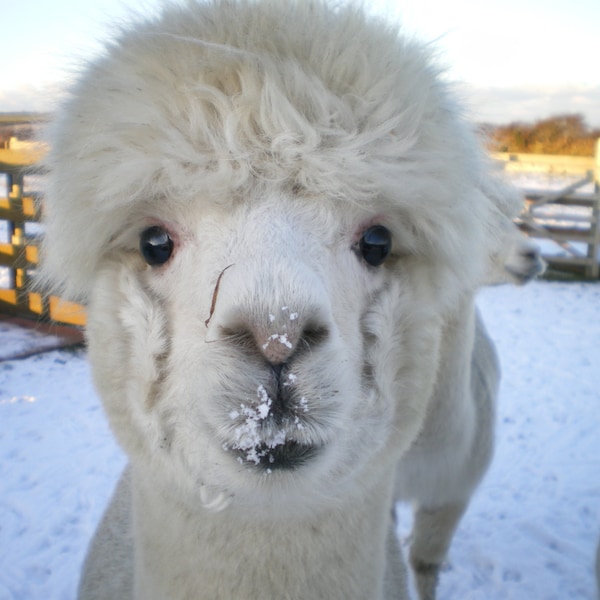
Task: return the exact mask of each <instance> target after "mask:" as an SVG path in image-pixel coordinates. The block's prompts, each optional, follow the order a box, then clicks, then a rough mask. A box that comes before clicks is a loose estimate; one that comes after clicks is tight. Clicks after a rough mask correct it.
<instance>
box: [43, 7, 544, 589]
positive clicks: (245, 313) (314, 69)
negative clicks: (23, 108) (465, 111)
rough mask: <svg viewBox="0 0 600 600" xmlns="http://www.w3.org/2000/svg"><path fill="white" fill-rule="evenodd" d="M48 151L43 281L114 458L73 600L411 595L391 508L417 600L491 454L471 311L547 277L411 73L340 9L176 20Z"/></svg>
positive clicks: (127, 38)
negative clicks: (85, 362) (412, 511)
mask: <svg viewBox="0 0 600 600" xmlns="http://www.w3.org/2000/svg"><path fill="white" fill-rule="evenodd" d="M51 145H52V149H51V152H50V153H49V156H48V160H47V167H48V169H49V171H50V177H49V181H50V183H49V188H48V194H47V198H46V204H45V224H46V235H45V240H44V245H43V257H42V258H43V272H42V277H43V278H44V279H45V280H46V281H47V282H50V283H51V284H52V286H53V288H54V289H55V290H56V291H58V292H59V293H61V294H63V295H65V296H67V297H69V298H71V299H75V300H79V301H81V302H84V303H86V304H87V307H88V324H87V336H88V342H89V357H90V362H91V364H92V371H93V376H94V380H95V384H96V387H97V389H98V391H99V393H100V396H101V398H102V402H103V405H104V408H105V411H106V414H107V417H108V419H109V421H110V424H111V427H112V429H113V431H114V433H115V436H116V437H117V440H118V441H119V443H120V444H121V446H122V447H123V449H124V450H125V452H126V453H127V455H128V457H129V459H130V468H129V470H128V471H127V472H126V474H125V475H124V478H123V479H122V481H121V483H120V484H119V486H118V488H117V493H116V495H115V498H114V499H113V502H112V504H111V506H110V507H109V510H108V512H107V514H106V517H105V519H104V520H103V523H102V525H101V527H100V529H99V531H98V533H97V535H96V538H95V540H94V542H93V543H92V547H91V550H90V554H89V557H88V560H87V562H86V568H85V571H84V577H83V580H82V585H81V597H82V598H85V599H86V600H88V599H91V600H98V599H100V598H106V599H108V598H111V599H114V598H119V599H123V600H126V599H128V598H135V600H154V599H157V600H158V599H160V600H180V599H193V598H194V599H195V598H199V599H202V598H207V599H210V600H214V599H216V598H223V599H224V600H238V599H239V600H252V599H254V598H256V599H257V600H258V599H260V600H263V599H267V600H269V599H273V600H279V599H280V598H289V599H299V598H310V599H311V600H312V599H314V600H319V599H321V598H322V599H323V600H325V599H327V600H329V599H335V598H344V599H347V600H363V599H364V600H379V599H381V600H384V599H385V600H390V599H392V598H394V599H395V598H400V599H403V598H405V597H406V587H405V582H404V571H403V565H402V560H401V553H400V552H399V549H398V546H397V543H396V540H395V537H394V535H393V519H392V516H391V515H392V510H393V505H394V502H395V501H396V499H404V500H410V501H412V502H413V503H414V504H415V508H416V520H415V532H414V536H413V537H414V543H413V546H412V550H411V564H412V566H413V568H414V570H415V574H416V581H417V587H418V588H419V593H420V596H421V598H422V599H423V600H425V599H427V600H429V599H431V598H433V597H434V594H435V584H436V581H437V573H438V571H439V566H440V563H441V562H442V560H443V558H444V556H445V554H446V551H447V548H448V545H449V543H450V540H451V536H452V533H453V531H454V529H455V527H456V525H457V523H458V521H459V519H460V516H461V515H462V513H463V512H464V510H465V509H466V506H467V504H468V501H469V498H470V496H471V494H472V492H473V490H474V488H475V487H476V485H477V483H478V482H479V480H480V479H481V477H482V475H483V473H484V471H485V468H486V467H487V464H488V462H489V459H490V456H491V448H492V439H493V435H492V421H493V414H494V409H493V403H494V396H495V393H496V388H497V378H498V369H497V365H496V360H495V355H494V352H493V348H492V346H491V343H490V342H489V340H488V338H487V336H486V334H485V330H484V328H483V325H482V324H481V322H480V320H479V318H478V317H477V315H476V312H475V310H474V298H475V295H476V293H477V290H478V289H479V288H480V287H481V285H483V284H484V283H485V282H488V281H489V280H490V278H492V279H498V278H499V277H498V276H499V275H500V278H503V277H505V275H506V270H507V265H508V266H510V268H508V272H509V273H508V274H509V275H510V276H511V277H512V278H516V279H517V281H522V280H525V279H527V278H529V277H531V276H532V275H533V274H535V272H536V271H537V270H538V269H539V259H538V257H537V254H536V253H535V252H533V251H532V250H531V249H530V248H529V247H528V246H527V245H526V244H524V243H523V240H522V238H520V237H519V236H518V233H517V231H516V229H515V228H514V226H513V225H512V223H511V221H510V218H511V216H512V215H513V214H514V212H516V211H517V210H518V205H519V199H518V196H517V195H515V194H514V192H513V191H512V190H511V189H510V188H508V187H507V186H505V185H504V184H503V183H502V182H501V181H499V180H497V178H496V176H495V175H494V174H493V173H492V169H491V168H490V165H489V164H488V162H487V159H486V158H485V157H484V155H483V153H482V151H481V149H480V147H479V144H478V141H477V139H476V137H475V136H474V134H473V132H472V131H471V128H470V126H469V125H468V124H467V123H466V122H465V121H463V119H462V117H461V115H460V110H459V109H458V108H457V105H456V103H455V101H454V99H453V96H452V93H451V92H450V90H449V89H448V88H447V86H446V84H445V83H444V82H443V80H442V79H441V78H440V77H439V76H438V70H437V69H436V68H435V67H434V66H433V65H432V63H431V60H430V57H429V54H428V50H427V49H426V48H423V47H421V46H419V45H418V44H415V43H412V42H408V41H406V40H404V39H403V38H401V37H399V36H398V33H397V31H395V30H394V29H393V28H392V27H391V26H389V25H385V24H384V23H383V22H381V21H377V20H373V19H369V18H367V17H366V16H365V15H364V14H363V13H362V11H361V10H359V9H357V8H356V7H353V6H350V5H348V6H340V7H337V8H332V7H329V6H328V5H327V4H326V3H324V2H321V1H315V2H299V1H298V2H294V1H291V0H290V1H289V2H283V1H279V0H258V1H256V2H250V1H245V0H231V1H225V0H218V1H214V2H206V3H195V2H190V3H188V4H186V6H184V7H178V6H167V7H165V8H164V11H163V13H162V14H161V15H160V16H159V17H157V18H155V19H153V20H148V21H146V22H140V23H138V24H137V25H136V26H134V27H132V28H130V29H128V30H125V31H123V32H122V33H121V35H120V36H119V37H118V39H117V40H116V41H114V43H113V44H112V45H110V46H109V48H108V49H107V52H106V54H105V55H104V56H102V57H100V58H99V59H98V60H97V61H96V62H94V63H93V64H92V65H90V67H89V69H88V70H87V72H86V73H85V74H84V75H83V76H82V77H81V79H80V81H79V82H78V84H77V85H76V86H75V87H74V89H73V95H72V98H71V99H70V100H68V101H67V102H66V103H65V106H64V107H63V110H62V111H61V113H60V117H59V119H58V121H57V123H56V125H55V128H54V133H53V136H52V139H51ZM507 240H510V241H511V244H510V246H511V248H512V250H511V251H510V252H509V253H507V252H506V247H507V246H508V245H509V244H507ZM513 242H514V243H513Z"/></svg>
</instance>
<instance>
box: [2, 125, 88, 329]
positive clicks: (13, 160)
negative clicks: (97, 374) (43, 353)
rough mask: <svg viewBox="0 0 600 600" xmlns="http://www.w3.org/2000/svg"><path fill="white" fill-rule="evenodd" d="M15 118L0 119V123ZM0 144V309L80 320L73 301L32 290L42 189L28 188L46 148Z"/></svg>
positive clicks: (36, 176)
mask: <svg viewBox="0 0 600 600" xmlns="http://www.w3.org/2000/svg"><path fill="white" fill-rule="evenodd" d="M2 122H4V123H6V122H9V123H11V124H13V123H15V122H17V123H20V121H18V119H14V118H12V117H11V118H10V120H8V121H7V120H4V119H0V123H2ZM2 146H3V147H0V177H4V178H5V180H6V181H5V183H6V186H5V187H6V191H7V194H6V196H2V194H1V193H0V226H2V227H1V228H0V269H1V270H2V273H1V278H0V279H1V281H2V283H3V285H2V286H0V313H4V314H15V315H21V316H27V317H33V318H36V319H42V320H51V321H56V322H59V323H67V324H70V325H83V324H84V323H85V314H84V311H83V308H82V307H81V306H79V305H77V304H73V303H69V302H65V301H63V300H61V299H59V298H57V297H55V296H50V297H46V296H44V295H42V294H40V293H37V292H33V291H32V286H31V283H32V277H31V276H32V273H33V271H34V270H35V268H36V266H37V263H38V242H39V220H40V199H41V192H40V191H34V190H32V189H31V183H30V181H32V182H34V183H36V179H37V180H39V178H40V177H43V174H42V173H41V171H40V170H39V169H36V168H35V164H36V163H37V162H38V161H39V160H40V159H41V158H42V157H43V155H44V153H45V148H44V147H43V146H42V145H40V144H36V143H32V142H24V141H21V140H18V139H17V138H14V137H13V138H10V140H9V141H8V142H4V143H3V144H2Z"/></svg>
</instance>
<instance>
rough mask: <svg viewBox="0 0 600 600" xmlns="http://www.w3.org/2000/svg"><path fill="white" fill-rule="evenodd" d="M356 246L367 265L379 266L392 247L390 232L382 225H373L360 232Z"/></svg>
mask: <svg viewBox="0 0 600 600" xmlns="http://www.w3.org/2000/svg"><path fill="white" fill-rule="evenodd" d="M358 248H359V250H360V254H361V256H362V257H363V258H364V259H365V261H366V262H367V263H368V264H369V265H371V266H372V267H379V266H381V265H382V264H383V263H384V261H385V259H386V258H387V257H388V255H389V253H390V251H391V249H392V234H391V233H390V230H389V229H387V228H386V227H384V226H383V225H373V227H369V229H367V230H366V231H365V232H364V233H363V234H362V237H361V238H360V242H359V243H358Z"/></svg>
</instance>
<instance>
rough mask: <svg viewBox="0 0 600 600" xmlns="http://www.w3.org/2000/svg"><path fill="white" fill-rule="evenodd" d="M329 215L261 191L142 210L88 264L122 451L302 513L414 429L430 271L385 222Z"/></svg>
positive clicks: (391, 456)
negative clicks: (103, 255)
mask: <svg viewBox="0 0 600 600" xmlns="http://www.w3.org/2000/svg"><path fill="white" fill-rule="evenodd" d="M344 210H345V212H346V214H345V215H344V216H343V217H342V218H340V214H339V213H340V207H339V206H338V205H337V204H336V202H335V201H327V200H326V199H325V200H320V201H319V202H316V201H315V200H314V199H308V198H302V197H299V196H298V195H293V194H289V193H287V194H286V192H284V191H282V190H272V191H269V192H265V191H264V189H262V188H261V193H260V195H259V194H257V197H255V198H253V199H252V200H250V199H246V201H245V202H244V203H243V204H239V203H230V204H228V205H226V206H213V207H212V209H211V210H206V207H204V209H203V210H202V211H198V212H195V211H192V210H186V211H182V212H180V213H178V212H171V213H170V214H169V216H168V218H167V217H166V216H165V215H164V214H161V209H160V208H157V209H156V212H155V214H153V215H147V216H145V217H143V218H142V219H141V221H140V223H138V224H137V226H136V227H132V228H131V231H128V232H127V233H126V234H125V235H124V237H123V240H122V242H121V243H122V244H123V250H122V251H121V252H120V253H118V254H117V255H112V256H110V257H107V259H106V261H105V264H104V265H103V267H102V268H101V270H100V277H99V278H98V281H97V284H96V285H95V287H94V291H93V294H92V303H91V306H90V322H89V327H88V335H89V342H90V356H91V360H92V364H93V366H94V373H95V377H96V381H97V384H98V386H99V388H100V391H101V393H102V396H103V399H104V401H105V406H106V409H107V412H108V414H109V417H110V418H111V420H112V424H113V427H114V429H115V431H116V433H117V435H118V437H119V439H120V441H121V443H122V444H123V446H124V447H125V449H126V451H127V452H128V453H129V454H130V456H131V458H132V460H133V461H134V463H141V464H144V465H145V466H146V467H149V468H152V469H155V470H156V472H157V474H160V475H159V476H158V477H157V480H159V481H160V479H161V478H164V482H165V483H166V482H168V485H169V486H170V485H171V484H173V482H174V481H175V482H176V483H177V486H178V489H179V488H181V487H182V486H183V487H185V488H186V489H187V490H188V494H189V496H188V497H189V498H190V502H192V503H193V502H198V499H199V498H200V496H202V501H203V502H204V503H208V504H211V503H215V502H216V503H217V504H219V503H220V502H221V501H222V498H223V496H224V495H225V496H226V497H228V498H230V497H231V498H233V500H234V501H236V500H237V501H238V502H240V503H246V504H251V505H253V506H259V505H260V506H263V507H264V506H265V505H268V506H270V507H271V506H272V505H274V504H278V503H280V501H281V495H282V494H283V495H284V496H285V498H286V504H285V506H287V508H289V507H290V503H292V504H293V502H294V501H300V500H301V503H302V505H303V506H311V507H314V504H315V503H320V504H322V503H323V502H325V501H326V498H327V497H328V496H339V494H340V491H341V490H344V489H347V488H348V486H351V485H352V483H353V482H354V481H355V479H356V478H363V479H364V478H365V477H366V478H367V479H368V474H367V471H368V470H369V469H371V470H372V469H373V468H374V467H373V463H374V461H376V464H378V468H379V467H381V466H382V465H385V464H387V465H390V464H393V462H394V460H396V459H397V458H398V456H399V455H400V453H401V452H402V451H403V450H404V449H405V448H406V447H408V445H409V444H410V443H411V441H412V440H413V439H414V437H415V436H416V434H417V432H418V429H419V426H420V424H421V421H422V419H423V416H424V414H425V410H426V407H427V399H428V396H429V393H430V387H431V381H432V379H433V373H434V372H435V357H436V352H437V340H438V337H439V330H440V327H441V325H440V322H441V321H440V317H439V313H440V312H441V311H440V305H439V303H438V302H436V301H435V293H434V288H435V285H434V283H435V282H433V281H428V280H427V279H428V275H427V270H426V269H423V267H418V266H415V267H410V266H409V264H410V260H411V259H410V258H408V257H406V256H403V254H402V253H403V251H402V248H401V244H400V242H399V241H398V235H399V233H398V232H399V229H398V227H397V224H396V223H395V222H394V220H393V219H391V218H390V217H389V216H387V215H385V214H383V213H377V212H373V213H372V214H368V213H367V212H366V211H364V210H361V209H358V208H354V209H351V210H349V209H348V207H345V209H344ZM127 245H129V248H127ZM417 262H418V261H417ZM415 347H416V348H417V350H416V352H417V355H415V351H414V350H413V348H415ZM108 348H110V351H109V352H107V349H108ZM417 356H418V357H419V360H417V359H416V357H417ZM422 356H428V357H429V360H428V361H422V360H420V357H422ZM344 486H345V487H344ZM270 510H271V509H270Z"/></svg>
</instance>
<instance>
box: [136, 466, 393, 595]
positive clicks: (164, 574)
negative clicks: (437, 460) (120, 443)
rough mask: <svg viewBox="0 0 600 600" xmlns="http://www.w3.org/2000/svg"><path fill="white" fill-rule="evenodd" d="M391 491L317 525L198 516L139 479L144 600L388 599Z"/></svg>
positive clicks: (318, 519)
mask: <svg viewBox="0 0 600 600" xmlns="http://www.w3.org/2000/svg"><path fill="white" fill-rule="evenodd" d="M388 479H391V478H388ZM389 487H390V486H389V484H388V483H382V484H381V485H380V486H379V488H376V489H373V488H371V489H370V490H369V494H368V496H367V495H365V496H364V497H363V498H362V499H360V500H357V499H356V498H354V499H353V501H349V502H348V503H347V504H346V505H340V506H339V507H336V509H335V510H329V511H322V512H319V513H318V514H315V515H314V516H311V517H309V518H304V519H300V518H299V519H297V520H296V519H294V517H293V515H292V516H291V518H290V519H281V518H279V519H267V518H265V517H261V518H253V516H252V515H245V514H239V513H238V512H236V507H235V502H234V503H233V504H232V505H231V506H230V507H229V508H227V509H225V510H224V511H222V512H219V513H211V512H208V511H206V510H204V509H202V508H199V509H198V510H197V511H194V512H191V511H190V510H189V509H184V508H183V506H182V505H181V504H178V503H177V501H176V500H174V499H173V498H172V497H171V496H170V495H168V494H163V493H160V492H157V488H156V486H154V485H152V483H151V481H150V480H144V478H143V477H140V476H139V474H138V476H136V477H135V478H134V515H135V525H134V528H135V544H136V549H135V552H136V567H135V571H136V573H135V589H136V594H135V598H136V599H137V600H141V599H142V598H143V599H144V600H158V599H160V600H164V599H165V598H169V600H180V599H192V598H194V599H196V598H211V599H214V600H218V599H224V600H225V599H227V600H231V599H236V598H244V599H245V600H253V599H256V600H258V599H261V600H263V599H271V598H273V599H275V598H277V599H279V598H290V599H296V598H297V599H300V598H302V599H304V598H328V599H332V600H335V599H338V598H339V599H340V600H342V599H344V600H345V599H347V598H356V599H359V598H364V599H369V600H376V599H379V598H382V594H383V579H384V570H385V567H386V561H385V549H386V548H385V546H386V538H387V535H388V530H389V528H390V506H391V490H390V489H389Z"/></svg>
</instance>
